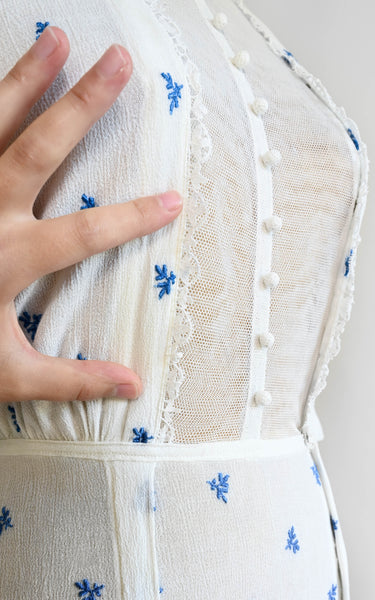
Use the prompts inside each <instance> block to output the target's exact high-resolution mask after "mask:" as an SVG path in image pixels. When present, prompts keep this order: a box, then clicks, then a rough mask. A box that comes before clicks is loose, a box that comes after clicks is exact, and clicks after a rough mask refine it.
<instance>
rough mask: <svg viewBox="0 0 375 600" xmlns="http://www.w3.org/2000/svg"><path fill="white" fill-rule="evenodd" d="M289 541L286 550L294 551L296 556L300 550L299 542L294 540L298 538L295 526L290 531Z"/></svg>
mask: <svg viewBox="0 0 375 600" xmlns="http://www.w3.org/2000/svg"><path fill="white" fill-rule="evenodd" d="M288 536H289V537H288V540H287V542H288V543H287V545H286V546H285V550H288V549H290V550H293V553H294V554H295V553H296V552H297V550H299V549H300V547H299V545H298V540H297V539H294V538H296V537H297V536H296V534H295V533H294V526H292V528H291V529H289V530H288Z"/></svg>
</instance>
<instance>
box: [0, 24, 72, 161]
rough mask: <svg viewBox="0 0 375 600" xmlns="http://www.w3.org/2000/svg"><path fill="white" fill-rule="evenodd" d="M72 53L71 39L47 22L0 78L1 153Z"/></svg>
mask: <svg viewBox="0 0 375 600" xmlns="http://www.w3.org/2000/svg"><path fill="white" fill-rule="evenodd" d="M68 55H69V40H68V38H67V36H66V34H65V33H64V32H63V31H62V30H61V29H59V28H58V27H51V26H48V27H46V28H45V30H44V31H43V33H42V35H41V36H40V37H39V38H38V40H37V41H36V42H35V43H34V44H33V45H32V46H31V48H30V49H29V50H28V51H27V52H26V54H24V55H23V56H22V57H21V58H20V59H19V60H18V61H17V62H16V64H15V65H14V67H13V68H12V69H11V70H10V71H9V72H8V73H7V75H6V76H5V77H4V79H2V80H1V81H0V115H1V120H0V154H1V153H2V152H3V151H4V149H5V147H6V146H7V144H8V143H9V140H10V139H11V137H12V136H13V135H14V133H15V132H16V131H17V129H18V128H19V127H20V125H21V124H22V122H23V121H24V120H25V118H26V116H27V115H28V113H29V112H30V109H31V107H32V106H33V105H34V104H35V102H36V101H37V100H38V99H39V98H40V97H41V96H42V94H44V92H45V91H46V90H47V89H48V87H49V86H50V85H51V83H52V82H53V80H54V79H55V78H56V76H57V74H58V72H59V71H60V69H61V68H62V66H63V64H64V63H65V61H66V59H67V57H68Z"/></svg>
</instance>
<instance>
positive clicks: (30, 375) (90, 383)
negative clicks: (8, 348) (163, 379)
mask: <svg viewBox="0 0 375 600" xmlns="http://www.w3.org/2000/svg"><path fill="white" fill-rule="evenodd" d="M22 354H23V356H22V357H21V358H19V357H17V361H10V362H9V363H8V365H7V370H8V373H7V376H6V383H7V384H8V385H6V386H5V387H4V386H1V392H0V402H9V401H14V402H22V401H30V400H49V401H53V402H71V401H74V400H94V399H97V398H106V397H118V398H127V399H129V400H131V399H135V398H137V397H138V396H139V395H140V394H141V392H142V382H141V380H140V378H139V377H138V375H137V374H136V373H134V371H132V370H131V369H128V368H127V367H124V366H123V365H120V364H118V363H111V362H104V361H98V360H77V359H69V358H55V357H52V356H47V355H45V354H41V353H39V352H37V351H36V350H34V349H33V348H28V349H27V350H26V351H24V352H22ZM19 365H22V369H20V368H19ZM9 369H10V370H11V371H12V370H13V369H14V373H12V372H9ZM9 382H12V384H11V385H9Z"/></svg>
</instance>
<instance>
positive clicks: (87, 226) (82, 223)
mask: <svg viewBox="0 0 375 600" xmlns="http://www.w3.org/2000/svg"><path fill="white" fill-rule="evenodd" d="M93 210H94V209H93V208H85V209H83V210H81V211H80V212H79V213H78V215H77V219H76V221H75V227H74V233H73V235H74V237H75V240H76V242H77V244H78V246H79V247H80V248H83V249H84V250H86V251H89V252H93V251H94V250H95V248H96V246H97V240H98V239H100V234H101V231H102V227H101V223H100V221H99V219H98V217H97V216H96V213H95V214H94V213H93V212H92V211H93Z"/></svg>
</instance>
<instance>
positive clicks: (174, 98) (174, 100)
mask: <svg viewBox="0 0 375 600" xmlns="http://www.w3.org/2000/svg"><path fill="white" fill-rule="evenodd" d="M161 75H162V77H164V79H165V80H166V82H167V84H166V88H167V90H172V91H171V92H169V94H168V98H169V100H170V101H171V104H170V106H169V112H170V114H172V113H173V109H174V108H178V98H181V91H180V90H181V89H182V88H183V87H184V86H183V85H182V84H181V85H178V84H177V83H176V82H175V83H173V79H172V76H171V74H170V73H161Z"/></svg>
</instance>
